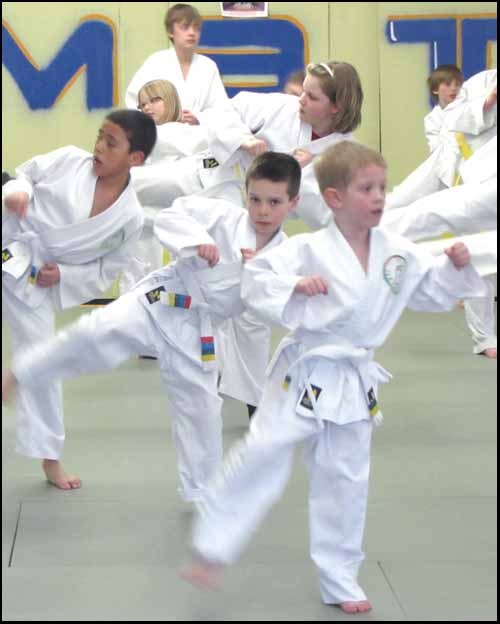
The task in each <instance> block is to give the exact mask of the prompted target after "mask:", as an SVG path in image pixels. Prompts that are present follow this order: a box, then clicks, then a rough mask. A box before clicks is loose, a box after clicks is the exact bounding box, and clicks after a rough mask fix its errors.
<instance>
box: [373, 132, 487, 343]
mask: <svg viewBox="0 0 500 624" xmlns="http://www.w3.org/2000/svg"><path fill="white" fill-rule="evenodd" d="M459 172H460V176H461V178H462V181H463V184H459V185H458V186H454V187H452V188H448V189H444V190H442V191H438V192H437V193H432V194H430V195H427V196H425V197H422V198H421V199H419V200H417V201H415V202H413V203H412V204H410V205H409V206H406V207H401V208H396V209H393V210H389V211H388V212H386V213H385V214H384V217H383V220H382V224H383V226H384V227H385V228H386V229H388V230H390V231H391V232H396V233H397V234H401V235H403V236H406V237H408V238H409V239H410V240H412V241H422V240H425V239H431V238H436V237H438V236H441V235H443V234H449V233H452V234H455V235H459V236H460V235H467V234H478V236H475V237H474V238H473V239H472V240H473V241H474V248H475V249H476V248H477V245H478V244H481V245H483V251H484V252H485V253H486V254H489V253H490V251H492V245H493V242H494V243H495V244H496V229H497V138H496V136H494V137H493V138H491V139H490V140H489V141H488V142H487V143H485V144H484V145H483V146H482V147H480V148H479V149H478V150H476V151H475V152H474V153H473V155H472V156H471V157H470V158H469V159H468V160H465V161H464V162H463V163H462V164H461V166H460V168H459ZM480 233H481V234H480ZM449 243H450V241H449V240H446V241H437V242H436V243H435V244H432V245H431V246H430V247H429V248H430V249H435V250H439V249H442V247H443V246H444V245H448V244H449ZM488 266H489V269H488V271H487V272H486V273H484V275H485V282H486V286H487V289H488V293H487V296H486V297H485V298H480V299H473V300H470V301H469V300H467V301H465V302H464V305H465V314H466V321H467V324H468V326H469V328H470V330H471V333H472V339H473V343H474V346H473V352H474V353H476V354H479V353H482V352H483V351H484V350H485V349H489V348H494V347H496V346H497V336H496V330H495V314H494V294H495V286H494V277H493V276H494V275H495V274H496V258H495V261H494V263H489V265H488ZM493 266H494V268H495V270H492V267H493ZM481 274H483V273H481Z"/></svg>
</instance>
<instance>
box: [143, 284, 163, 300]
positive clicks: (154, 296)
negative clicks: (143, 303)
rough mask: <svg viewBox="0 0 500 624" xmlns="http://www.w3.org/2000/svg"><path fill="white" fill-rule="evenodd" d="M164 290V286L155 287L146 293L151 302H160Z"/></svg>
mask: <svg viewBox="0 0 500 624" xmlns="http://www.w3.org/2000/svg"><path fill="white" fill-rule="evenodd" d="M164 291H165V288H164V287H163V286H159V287H158V288H154V289H153V290H150V291H149V292H147V293H146V299H147V300H148V301H149V303H150V304H152V303H158V301H160V293H161V292H164Z"/></svg>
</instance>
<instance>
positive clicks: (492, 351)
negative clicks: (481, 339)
mask: <svg viewBox="0 0 500 624" xmlns="http://www.w3.org/2000/svg"><path fill="white" fill-rule="evenodd" d="M479 355H484V356H485V357H487V358H490V360H496V359H497V348H496V347H488V349H485V350H484V351H481V353H480V354H479Z"/></svg>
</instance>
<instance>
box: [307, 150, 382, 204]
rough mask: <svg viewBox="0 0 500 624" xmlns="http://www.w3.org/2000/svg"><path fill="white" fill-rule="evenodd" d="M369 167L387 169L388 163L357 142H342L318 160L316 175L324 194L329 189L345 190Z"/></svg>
mask: <svg viewBox="0 0 500 624" xmlns="http://www.w3.org/2000/svg"><path fill="white" fill-rule="evenodd" d="M368 165H377V166H378V167H382V168H383V169H387V163H386V162H385V160H384V157H383V156H382V154H380V152H377V151H376V150H373V149H371V148H370V147H366V145H361V143H356V142H355V141H340V142H339V143H335V145H332V146H331V147H329V148H328V149H326V150H325V151H324V152H323V154H321V156H320V157H319V158H317V159H316V162H315V164H314V173H315V174H316V179H317V180H318V185H319V188H320V190H321V192H322V193H323V192H324V190H325V189H327V188H338V189H344V188H345V187H346V186H348V185H349V184H350V183H351V182H352V180H353V178H354V176H355V175H356V173H357V172H358V171H359V170H360V169H364V168H365V167H367V166H368Z"/></svg>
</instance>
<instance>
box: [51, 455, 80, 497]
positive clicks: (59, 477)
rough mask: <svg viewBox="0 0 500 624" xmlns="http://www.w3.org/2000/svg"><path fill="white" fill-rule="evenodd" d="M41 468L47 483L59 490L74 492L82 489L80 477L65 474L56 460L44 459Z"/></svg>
mask: <svg viewBox="0 0 500 624" xmlns="http://www.w3.org/2000/svg"><path fill="white" fill-rule="evenodd" d="M42 468H43V471H44V472H45V476H46V477H47V481H49V482H50V483H52V485H55V486H56V487H58V488H59V489H60V490H76V489H78V488H80V487H82V481H81V479H80V477H76V476H74V475H69V474H66V472H65V471H64V469H63V467H62V465H61V462H60V461H58V460H57V459H44V460H43V461H42Z"/></svg>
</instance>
